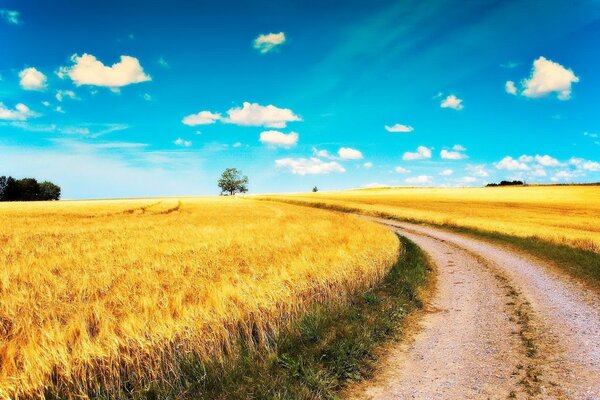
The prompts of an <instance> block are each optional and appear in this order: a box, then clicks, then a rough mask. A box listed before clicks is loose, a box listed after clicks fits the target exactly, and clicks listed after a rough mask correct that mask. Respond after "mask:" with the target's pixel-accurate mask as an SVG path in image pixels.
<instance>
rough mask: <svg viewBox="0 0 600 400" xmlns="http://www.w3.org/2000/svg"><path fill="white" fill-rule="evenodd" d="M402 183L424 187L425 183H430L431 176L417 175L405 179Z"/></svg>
mask: <svg viewBox="0 0 600 400" xmlns="http://www.w3.org/2000/svg"><path fill="white" fill-rule="evenodd" d="M404 182H406V183H409V184H411V185H425V184H427V183H431V176H429V175H419V176H412V177H410V178H406V179H405V180H404Z"/></svg>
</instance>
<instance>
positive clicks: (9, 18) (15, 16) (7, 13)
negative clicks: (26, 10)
mask: <svg viewBox="0 0 600 400" xmlns="http://www.w3.org/2000/svg"><path fill="white" fill-rule="evenodd" d="M0 17H2V19H4V20H5V21H6V22H8V23H9V24H12V25H20V24H21V23H22V22H21V14H20V13H19V12H18V11H16V10H0Z"/></svg>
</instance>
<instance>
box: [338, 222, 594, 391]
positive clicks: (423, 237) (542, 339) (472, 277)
mask: <svg viewBox="0 0 600 400" xmlns="http://www.w3.org/2000/svg"><path fill="white" fill-rule="evenodd" d="M372 220H374V221H376V222H380V223H383V224H385V225H387V226H389V227H390V228H391V229H393V230H394V231H396V232H398V233H399V234H401V235H403V236H406V237H407V238H409V239H410V240H412V241H414V242H415V243H416V244H417V245H418V246H419V247H421V248H422V249H423V250H424V251H425V252H426V253H427V254H428V255H429V256H430V258H431V260H432V261H433V263H434V264H435V266H436V268H437V274H436V279H437V282H436V290H435V294H434V295H433V297H432V299H431V301H430V303H429V304H428V306H427V307H426V309H425V312H424V316H423V317H422V319H421V320H420V329H419V330H418V332H417V333H416V334H415V335H414V337H413V338H412V340H411V341H410V343H404V344H400V345H398V346H397V347H396V348H393V349H392V350H391V351H390V352H389V355H387V356H386V357H385V360H384V362H383V365H384V366H383V367H382V368H381V372H380V373H379V374H378V375H377V376H376V377H375V379H373V380H372V381H368V382H365V383H364V384H363V385H359V386H358V387H356V388H353V389H352V390H350V391H349V392H348V397H350V398H357V399H506V398H517V399H537V398H539V399H549V398H550V399H555V398H556V399H585V400H593V399H600V299H599V298H598V296H597V294H596V293H593V292H589V291H586V290H585V289H584V288H582V287H581V286H579V285H578V284H577V283H576V282H573V281H572V280H569V279H567V278H565V277H564V276H562V275H561V274H560V273H558V272H555V271H553V270H552V269H549V268H547V267H545V266H543V265H541V264H539V263H538V262H536V261H534V260H532V259H529V258H527V257H526V256H523V255H520V254H516V253H514V252H512V251H510V250H508V249H506V248H503V247H501V246H497V245H494V244H490V243H488V242H485V241H482V240H478V239H474V238H472V237H468V236H465V235H461V234H457V233H452V232H448V231H445V230H442V229H437V228H433V227H428V226H422V225H414V224H409V223H403V222H396V221H390V220H382V219H374V218H372Z"/></svg>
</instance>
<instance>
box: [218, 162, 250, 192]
mask: <svg viewBox="0 0 600 400" xmlns="http://www.w3.org/2000/svg"><path fill="white" fill-rule="evenodd" d="M218 185H219V187H220V188H221V195H224V194H225V195H227V194H229V195H231V196H233V195H234V194H236V193H246V192H247V191H248V177H247V176H243V175H242V171H239V170H238V169H237V168H227V169H226V170H225V171H223V174H222V175H221V178H220V179H219V182H218Z"/></svg>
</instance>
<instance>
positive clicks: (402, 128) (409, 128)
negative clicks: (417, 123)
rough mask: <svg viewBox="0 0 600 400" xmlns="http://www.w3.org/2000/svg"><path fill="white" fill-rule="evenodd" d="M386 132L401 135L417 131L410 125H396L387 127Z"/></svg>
mask: <svg viewBox="0 0 600 400" xmlns="http://www.w3.org/2000/svg"><path fill="white" fill-rule="evenodd" d="M385 130H386V131H388V132H394V133H396V132H401V133H408V132H412V131H414V130H415V129H414V128H413V127H412V126H410V125H402V124H394V125H392V126H387V125H385Z"/></svg>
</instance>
